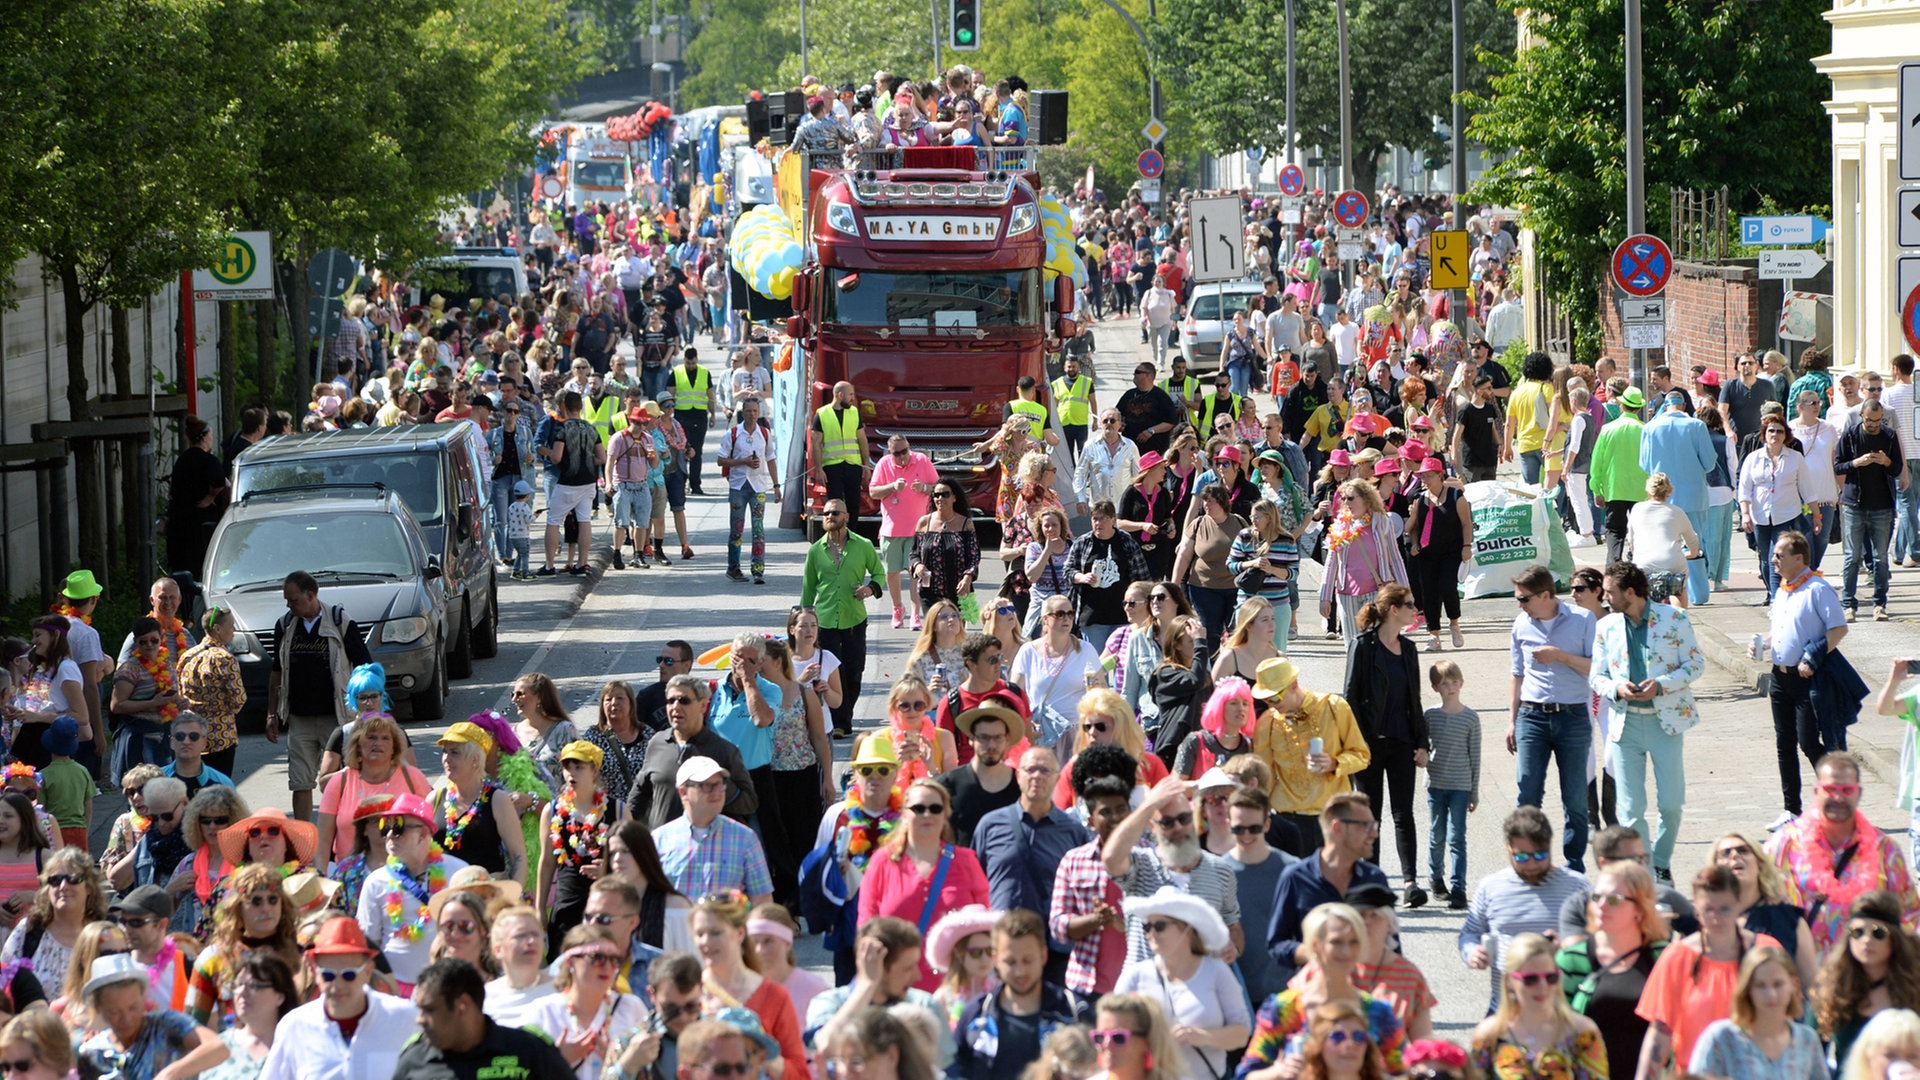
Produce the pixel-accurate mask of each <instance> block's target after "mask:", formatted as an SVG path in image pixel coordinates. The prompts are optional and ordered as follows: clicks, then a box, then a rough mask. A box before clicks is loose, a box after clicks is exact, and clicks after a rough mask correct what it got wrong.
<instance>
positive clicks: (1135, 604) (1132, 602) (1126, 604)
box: [1120, 600, 1146, 607]
mask: <svg viewBox="0 0 1920 1080" xmlns="http://www.w3.org/2000/svg"><path fill="white" fill-rule="evenodd" d="M1144 603H1146V601H1145V600H1122V601H1120V606H1121V607H1139V606H1140V605H1141V604H1144Z"/></svg>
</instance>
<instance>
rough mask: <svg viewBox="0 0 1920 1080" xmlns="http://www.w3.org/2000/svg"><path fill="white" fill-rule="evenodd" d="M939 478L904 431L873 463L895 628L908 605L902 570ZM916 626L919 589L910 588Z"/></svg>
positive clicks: (871, 489) (872, 491)
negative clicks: (904, 603)
mask: <svg viewBox="0 0 1920 1080" xmlns="http://www.w3.org/2000/svg"><path fill="white" fill-rule="evenodd" d="M939 479H940V474H939V473H938V472H936V471H935V470H934V467H933V462H931V461H929V460H927V455H925V454H920V453H916V452H914V450H913V448H912V447H911V446H908V445H907V437H906V436H905V435H894V436H892V437H890V438H889V439H887V456H886V457H883V458H881V459H880V464H878V465H876V466H874V469H873V479H872V480H871V481H870V482H869V483H868V484H867V495H868V497H869V498H871V499H873V501H874V502H876V503H879V504H880V557H881V559H882V561H883V562H884V563H885V564H886V568H887V592H888V594H889V595H891V596H892V597H893V628H894V629H895V630H898V629H900V626H901V623H902V622H903V621H904V619H905V617H906V608H904V607H903V606H902V605H901V603H900V574H901V573H902V572H903V571H905V570H906V568H907V556H908V554H909V553H910V552H911V551H912V549H913V528H914V526H915V525H918V524H919V523H920V519H921V518H923V517H925V516H926V514H927V507H928V505H929V504H931V503H932V501H933V499H932V497H931V496H932V495H933V485H934V483H935V482H937V481H938V480H939ZM908 600H909V602H911V603H912V604H913V628H914V629H915V630H918V629H920V598H919V594H918V590H909V592H908Z"/></svg>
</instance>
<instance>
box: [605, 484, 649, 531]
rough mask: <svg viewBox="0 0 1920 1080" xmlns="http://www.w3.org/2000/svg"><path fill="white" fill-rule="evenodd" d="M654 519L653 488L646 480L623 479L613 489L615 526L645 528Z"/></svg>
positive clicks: (618, 527) (620, 527) (617, 527)
mask: <svg viewBox="0 0 1920 1080" xmlns="http://www.w3.org/2000/svg"><path fill="white" fill-rule="evenodd" d="M652 521H653V490H652V489H651V488H649V487H648V486H647V483H646V481H644V480H622V481H620V482H619V484H617V485H616V486H615V487H614V489H613V527H614V528H616V529H635V528H638V529H644V528H647V527H648V525H649V524H650V523H651V522H652Z"/></svg>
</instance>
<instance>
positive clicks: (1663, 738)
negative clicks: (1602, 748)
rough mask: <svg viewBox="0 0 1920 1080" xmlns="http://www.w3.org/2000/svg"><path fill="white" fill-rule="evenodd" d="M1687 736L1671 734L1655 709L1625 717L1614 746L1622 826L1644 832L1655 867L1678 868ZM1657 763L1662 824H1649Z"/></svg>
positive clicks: (1615, 777)
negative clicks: (1675, 853) (1650, 793)
mask: <svg viewBox="0 0 1920 1080" xmlns="http://www.w3.org/2000/svg"><path fill="white" fill-rule="evenodd" d="M1686 746H1687V743H1686V736H1685V735H1669V734H1667V731H1666V729H1665V728H1662V727H1661V726H1660V720H1659V719H1658V718H1657V717H1655V716H1653V715H1651V714H1649V713H1631V712H1630V713H1627V714H1626V715H1625V716H1624V717H1622V718H1621V728H1620V741H1619V742H1617V743H1615V744H1614V747H1613V779H1614V782H1615V784H1616V789H1617V790H1618V792H1619V803H1618V806H1619V808H1620V824H1622V825H1625V826H1627V827H1628V828H1631V829H1633V830H1634V831H1635V832H1637V833H1639V834H1640V841H1641V843H1644V844H1646V845H1647V850H1648V851H1649V852H1651V853H1652V855H1653V865H1654V866H1656V867H1659V868H1661V869H1671V868H1672V867H1673V845H1674V842H1675V841H1676V840H1678V839H1679V838H1680V812H1681V810H1682V809H1684V808H1685V806H1686V805H1687V771H1686ZM1649 761H1651V762H1653V783H1654V787H1655V789H1656V791H1657V795H1656V796H1655V798H1656V800H1657V801H1656V802H1655V804H1654V805H1655V807H1656V808H1657V809H1658V810H1659V812H1660V824H1659V825H1658V826H1655V827H1654V828H1652V829H1651V830H1649V829H1648V826H1647V762H1649Z"/></svg>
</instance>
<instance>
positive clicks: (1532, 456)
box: [1520, 450, 1547, 486]
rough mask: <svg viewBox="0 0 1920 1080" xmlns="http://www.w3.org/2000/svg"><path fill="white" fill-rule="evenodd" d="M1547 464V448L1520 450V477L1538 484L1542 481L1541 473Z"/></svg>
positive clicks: (1527, 481)
mask: <svg viewBox="0 0 1920 1080" xmlns="http://www.w3.org/2000/svg"><path fill="white" fill-rule="evenodd" d="M1546 464H1547V452H1546V451H1545V450H1522V451H1520V479H1521V480H1523V481H1525V482H1526V483H1528V484H1533V485H1536V486H1537V485H1538V484H1539V483H1540V473H1541V472H1542V471H1543V470H1544V469H1545V468H1546Z"/></svg>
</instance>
